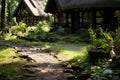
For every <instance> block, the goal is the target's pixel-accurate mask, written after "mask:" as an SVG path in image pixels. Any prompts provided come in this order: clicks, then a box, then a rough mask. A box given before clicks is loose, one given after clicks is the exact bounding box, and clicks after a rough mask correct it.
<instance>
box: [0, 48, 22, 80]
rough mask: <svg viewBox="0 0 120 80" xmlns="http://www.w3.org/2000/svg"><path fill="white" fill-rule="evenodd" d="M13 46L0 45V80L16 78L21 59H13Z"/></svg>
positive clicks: (13, 79)
mask: <svg viewBox="0 0 120 80" xmlns="http://www.w3.org/2000/svg"><path fill="white" fill-rule="evenodd" d="M13 56H16V54H15V50H14V49H13V48H9V47H5V46H0V80H18V78H19V77H20V75H19V73H20V69H21V66H22V64H21V63H22V61H21V60H20V59H13Z"/></svg>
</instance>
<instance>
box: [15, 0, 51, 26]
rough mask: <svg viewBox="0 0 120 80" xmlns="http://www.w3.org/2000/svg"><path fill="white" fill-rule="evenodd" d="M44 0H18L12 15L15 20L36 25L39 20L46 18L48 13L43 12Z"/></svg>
mask: <svg viewBox="0 0 120 80" xmlns="http://www.w3.org/2000/svg"><path fill="white" fill-rule="evenodd" d="M45 5H46V2H45V0H20V2H19V4H18V6H17V8H16V9H15V11H14V14H13V16H14V17H16V21H17V22H21V21H23V22H25V23H26V24H27V25H29V26H31V25H36V24H37V23H38V22H39V21H42V20H48V18H49V16H50V15H49V14H48V13H45V12H44V8H45Z"/></svg>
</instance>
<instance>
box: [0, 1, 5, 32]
mask: <svg viewBox="0 0 120 80" xmlns="http://www.w3.org/2000/svg"><path fill="white" fill-rule="evenodd" d="M5 6H6V0H2V2H1V7H2V9H1V30H3V29H4V28H5Z"/></svg>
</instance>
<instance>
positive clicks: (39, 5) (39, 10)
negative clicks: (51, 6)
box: [13, 0, 50, 17]
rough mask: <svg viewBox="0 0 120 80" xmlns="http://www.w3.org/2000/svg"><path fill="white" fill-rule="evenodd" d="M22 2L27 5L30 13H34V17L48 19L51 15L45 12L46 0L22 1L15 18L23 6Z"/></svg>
mask: <svg viewBox="0 0 120 80" xmlns="http://www.w3.org/2000/svg"><path fill="white" fill-rule="evenodd" d="M22 2H23V3H24V4H25V5H26V7H27V8H28V9H29V10H30V13H32V15H34V16H44V17H48V16H49V15H50V14H48V13H45V12H44V9H45V1H44V0H21V1H20V2H19V4H18V6H17V8H16V10H15V12H14V14H13V16H15V14H16V13H17V10H18V8H19V7H20V5H22Z"/></svg>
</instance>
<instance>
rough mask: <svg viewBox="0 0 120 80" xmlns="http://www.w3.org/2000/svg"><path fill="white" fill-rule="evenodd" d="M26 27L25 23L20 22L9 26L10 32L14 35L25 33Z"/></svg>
mask: <svg viewBox="0 0 120 80" xmlns="http://www.w3.org/2000/svg"><path fill="white" fill-rule="evenodd" d="M26 27H27V25H26V24H25V23H23V22H20V23H17V24H16V25H15V26H12V27H11V32H12V34H14V35H18V36H24V34H25V33H26Z"/></svg>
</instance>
